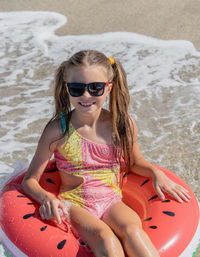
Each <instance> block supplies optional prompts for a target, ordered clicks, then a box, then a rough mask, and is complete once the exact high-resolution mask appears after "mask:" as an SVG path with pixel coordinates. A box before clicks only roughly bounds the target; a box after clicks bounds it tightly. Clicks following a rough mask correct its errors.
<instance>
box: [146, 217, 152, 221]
mask: <svg viewBox="0 0 200 257" xmlns="http://www.w3.org/2000/svg"><path fill="white" fill-rule="evenodd" d="M149 220H152V217H149V218H147V219H145V220H144V221H149Z"/></svg>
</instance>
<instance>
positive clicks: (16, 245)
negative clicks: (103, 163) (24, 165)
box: [0, 160, 200, 257]
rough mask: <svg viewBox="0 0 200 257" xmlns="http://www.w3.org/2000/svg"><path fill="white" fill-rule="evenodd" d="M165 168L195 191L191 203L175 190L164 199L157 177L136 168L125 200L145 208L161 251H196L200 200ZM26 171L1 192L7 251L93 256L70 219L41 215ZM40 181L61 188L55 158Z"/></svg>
mask: <svg viewBox="0 0 200 257" xmlns="http://www.w3.org/2000/svg"><path fill="white" fill-rule="evenodd" d="M160 169H161V170H163V171H164V172H165V173H166V174H167V175H168V176H169V177H170V178H171V179H172V180H174V181H176V182H177V183H179V184H181V185H182V186H184V187H185V188H186V189H187V190H188V191H189V194H190V196H191V200H190V201H189V202H188V203H186V202H184V203H179V202H177V201H176V200H174V199H172V198H170V196H166V199H165V200H163V201H162V200H160V199H159V198H158V196H157V195H155V191H154V189H153V186H152V183H151V180H150V179H149V178H145V177H142V176H138V175H135V174H133V173H131V174H129V175H128V176H129V178H128V180H127V182H126V183H124V186H123V196H124V198H123V201H124V202H125V203H126V204H128V205H129V206H130V207H131V208H133V209H134V210H135V211H136V212H137V213H138V214H139V216H140V218H141V219H142V223H143V228H144V230H145V231H146V232H147V234H148V235H149V237H150V238H151V240H152V242H153V244H154V245H155V247H156V248H157V249H158V251H159V254H160V256H161V257H169V256H171V257H190V256H194V255H195V251H196V250H197V248H198V245H199V242H200V223H199V219H200V211H199V204H198V201H197V199H196V197H195V195H194V194H193V192H192V191H191V189H190V188H189V187H188V186H187V185H186V184H185V182H184V181H183V180H182V179H181V178H180V177H178V176H177V175H175V174H174V173H172V172H170V171H168V170H166V169H163V168H160ZM24 173H25V171H23V172H21V173H20V174H18V175H15V176H14V177H12V178H11V179H10V180H9V181H8V182H7V184H6V185H5V186H4V187H3V189H2V190H1V194H0V199H1V205H0V206H1V209H0V210H1V211H0V225H1V228H0V241H1V242H2V244H3V245H4V248H5V249H6V251H8V252H10V253H11V254H12V255H13V256H15V257H25V256H28V257H50V256H52V257H55V256H59V257H75V256H76V257H92V256H93V254H92V252H91V251H90V249H89V247H88V246H87V245H85V244H84V242H83V241H82V240H81V239H80V238H78V237H77V236H75V235H74V234H73V233H72V230H71V227H70V224H68V223H66V222H64V223H63V224H62V225H59V226H57V224H56V223H55V222H53V221H43V220H42V219H41V218H40V214H39V204H38V203H37V202H35V201H33V200H32V199H30V198H28V197H27V196H26V195H25V194H24V193H23V192H22V190H21V186H20V183H21V181H22V179H23V176H24ZM40 184H41V186H42V187H43V188H45V189H46V190H48V191H50V192H52V193H54V194H55V195H57V194H58V188H59V184H60V177H59V172H58V171H57V169H56V166H55V162H54V161H53V160H51V161H50V162H49V164H48V165H47V167H46V169H45V172H44V173H43V175H42V177H41V180H40Z"/></svg>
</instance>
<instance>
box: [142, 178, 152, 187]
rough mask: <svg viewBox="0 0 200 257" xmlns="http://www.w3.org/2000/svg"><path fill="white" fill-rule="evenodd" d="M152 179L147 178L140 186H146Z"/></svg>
mask: <svg viewBox="0 0 200 257" xmlns="http://www.w3.org/2000/svg"><path fill="white" fill-rule="evenodd" d="M149 181H150V179H147V180H145V181H144V182H143V183H142V184H141V185H140V186H141V187H142V186H144V185H145V184H146V183H148V182H149Z"/></svg>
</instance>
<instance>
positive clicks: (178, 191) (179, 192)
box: [163, 184, 191, 203]
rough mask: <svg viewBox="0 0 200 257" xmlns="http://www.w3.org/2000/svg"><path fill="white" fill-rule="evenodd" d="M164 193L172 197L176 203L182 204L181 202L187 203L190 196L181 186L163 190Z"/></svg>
mask: <svg viewBox="0 0 200 257" xmlns="http://www.w3.org/2000/svg"><path fill="white" fill-rule="evenodd" d="M163 190H164V191H165V192H166V193H168V194H170V195H172V196H173V197H174V198H175V199H176V200H177V201H178V202H180V203H182V202H183V200H184V201H186V202H188V201H189V200H190V198H191V197H190V195H189V194H188V193H187V192H188V191H187V190H186V189H185V188H184V187H182V186H181V185H178V184H177V185H175V186H174V187H173V188H171V189H167V188H165V189H163Z"/></svg>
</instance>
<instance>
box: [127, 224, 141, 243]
mask: <svg viewBox="0 0 200 257" xmlns="http://www.w3.org/2000/svg"><path fill="white" fill-rule="evenodd" d="M141 231H142V225H140V224H135V223H132V224H127V225H125V226H124V227H123V229H122V239H123V238H125V239H127V238H132V239H134V238H135V239H136V238H137V237H138V236H139V234H140V233H141Z"/></svg>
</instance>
